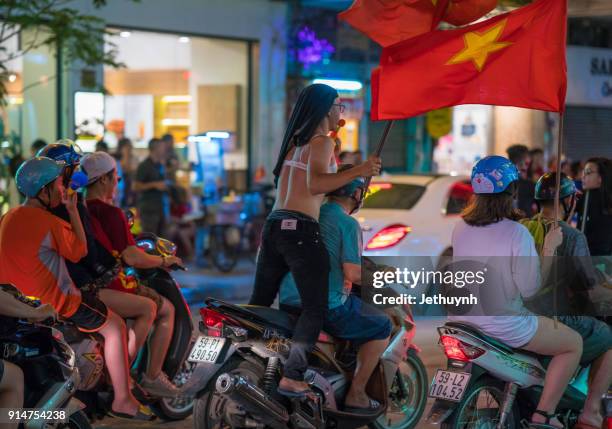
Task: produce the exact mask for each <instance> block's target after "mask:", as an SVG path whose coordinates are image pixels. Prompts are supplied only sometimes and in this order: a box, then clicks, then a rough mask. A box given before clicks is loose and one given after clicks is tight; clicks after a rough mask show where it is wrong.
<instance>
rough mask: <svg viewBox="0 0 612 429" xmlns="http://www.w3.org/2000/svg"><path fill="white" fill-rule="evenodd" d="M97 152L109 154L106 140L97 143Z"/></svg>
mask: <svg viewBox="0 0 612 429" xmlns="http://www.w3.org/2000/svg"><path fill="white" fill-rule="evenodd" d="M96 152H107V153H108V143H106V142H105V141H104V140H99V141H98V142H96Z"/></svg>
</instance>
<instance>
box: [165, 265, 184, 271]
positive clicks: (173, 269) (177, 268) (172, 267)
mask: <svg viewBox="0 0 612 429" xmlns="http://www.w3.org/2000/svg"><path fill="white" fill-rule="evenodd" d="M169 268H170V269H171V270H172V271H178V270H181V271H187V268H186V267H183V266H181V265H179V264H172V265H170V267H169Z"/></svg>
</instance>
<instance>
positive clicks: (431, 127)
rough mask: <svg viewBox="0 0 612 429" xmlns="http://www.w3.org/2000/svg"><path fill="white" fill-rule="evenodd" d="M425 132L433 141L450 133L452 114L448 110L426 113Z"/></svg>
mask: <svg viewBox="0 0 612 429" xmlns="http://www.w3.org/2000/svg"><path fill="white" fill-rule="evenodd" d="M426 124H427V132H428V133H429V135H430V136H432V137H433V138H435V139H439V138H440V137H442V136H445V135H447V134H448V133H450V132H451V129H452V125H453V114H452V110H451V109H450V108H446V109H438V110H432V111H431V112H428V113H427V122H426Z"/></svg>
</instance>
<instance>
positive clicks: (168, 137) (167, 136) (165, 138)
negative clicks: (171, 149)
mask: <svg viewBox="0 0 612 429" xmlns="http://www.w3.org/2000/svg"><path fill="white" fill-rule="evenodd" d="M161 141H163V142H172V141H174V136H173V135H172V134H170V133H166V134H164V135H163V136H161Z"/></svg>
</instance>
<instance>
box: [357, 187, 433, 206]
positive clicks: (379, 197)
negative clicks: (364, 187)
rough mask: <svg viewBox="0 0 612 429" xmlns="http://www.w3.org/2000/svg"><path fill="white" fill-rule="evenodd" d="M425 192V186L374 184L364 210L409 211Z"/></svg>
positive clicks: (366, 199) (364, 203)
mask: <svg viewBox="0 0 612 429" xmlns="http://www.w3.org/2000/svg"><path fill="white" fill-rule="evenodd" d="M424 192H425V186H419V185H410V184H400V183H372V184H370V188H369V192H368V195H367V196H366V198H365V200H364V202H363V208H364V209H399V210H409V209H411V208H412V207H413V206H414V205H415V204H416V203H417V201H419V199H420V198H421V196H422V195H423V193H424Z"/></svg>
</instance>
